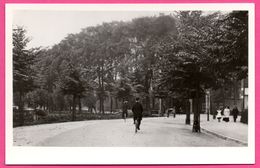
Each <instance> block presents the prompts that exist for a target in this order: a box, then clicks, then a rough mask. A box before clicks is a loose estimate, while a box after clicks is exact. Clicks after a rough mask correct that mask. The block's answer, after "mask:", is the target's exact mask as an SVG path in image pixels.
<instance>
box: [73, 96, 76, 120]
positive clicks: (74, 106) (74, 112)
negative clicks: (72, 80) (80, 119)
mask: <svg viewBox="0 0 260 168" xmlns="http://www.w3.org/2000/svg"><path fill="white" fill-rule="evenodd" d="M75 120H76V95H73V102H72V121H75Z"/></svg>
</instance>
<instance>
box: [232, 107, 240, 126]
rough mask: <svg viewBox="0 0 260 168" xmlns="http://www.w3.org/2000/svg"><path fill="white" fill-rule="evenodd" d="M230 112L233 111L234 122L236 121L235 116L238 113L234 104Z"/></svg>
mask: <svg viewBox="0 0 260 168" xmlns="http://www.w3.org/2000/svg"><path fill="white" fill-rule="evenodd" d="M232 113H233V118H234V122H236V121H237V116H238V113H239V111H238V109H237V106H235V107H234V108H233V110H232Z"/></svg>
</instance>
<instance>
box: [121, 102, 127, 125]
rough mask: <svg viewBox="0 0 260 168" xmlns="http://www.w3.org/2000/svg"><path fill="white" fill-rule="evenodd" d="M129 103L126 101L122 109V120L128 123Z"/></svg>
mask: <svg viewBox="0 0 260 168" xmlns="http://www.w3.org/2000/svg"><path fill="white" fill-rule="evenodd" d="M127 103H128V102H127V101H124V102H123V107H122V118H123V119H124V120H125V121H126V118H127V116H128V112H127V110H128V104H127Z"/></svg>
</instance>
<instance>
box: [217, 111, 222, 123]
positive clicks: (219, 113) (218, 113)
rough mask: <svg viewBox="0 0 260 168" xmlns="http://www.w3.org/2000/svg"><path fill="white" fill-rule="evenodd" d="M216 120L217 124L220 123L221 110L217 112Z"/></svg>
mask: <svg viewBox="0 0 260 168" xmlns="http://www.w3.org/2000/svg"><path fill="white" fill-rule="evenodd" d="M216 117H217V119H218V122H220V121H221V118H222V115H221V110H220V108H219V109H218V110H217V116H216Z"/></svg>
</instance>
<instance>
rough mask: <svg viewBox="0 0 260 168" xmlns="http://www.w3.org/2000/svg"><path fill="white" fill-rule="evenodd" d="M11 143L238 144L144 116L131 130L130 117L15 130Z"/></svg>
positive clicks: (217, 145) (174, 120)
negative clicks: (135, 131)
mask: <svg viewBox="0 0 260 168" xmlns="http://www.w3.org/2000/svg"><path fill="white" fill-rule="evenodd" d="M14 145H18V146H24V145H25V146H63V147H65V146H66V147H68V146H71V147H77V146H80V147H82V146H85V147H191V146H194V147H196V146H201V147H204V146H205V147H209V146H212V147H213V146H216V147H219V146H241V145H240V144H238V143H236V142H233V141H228V140H224V139H221V138H218V137H216V136H214V135H209V134H206V133H203V132H202V133H193V132H192V131H191V126H189V125H185V124H184V123H183V121H180V120H176V119H173V118H163V117H161V118H144V119H143V121H142V125H141V130H140V131H139V132H138V133H134V125H133V121H132V119H127V121H126V122H124V121H123V120H98V121H81V122H70V123H60V124H46V125H40V126H39V125H38V126H30V127H20V128H17V129H16V128H15V129H14Z"/></svg>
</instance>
